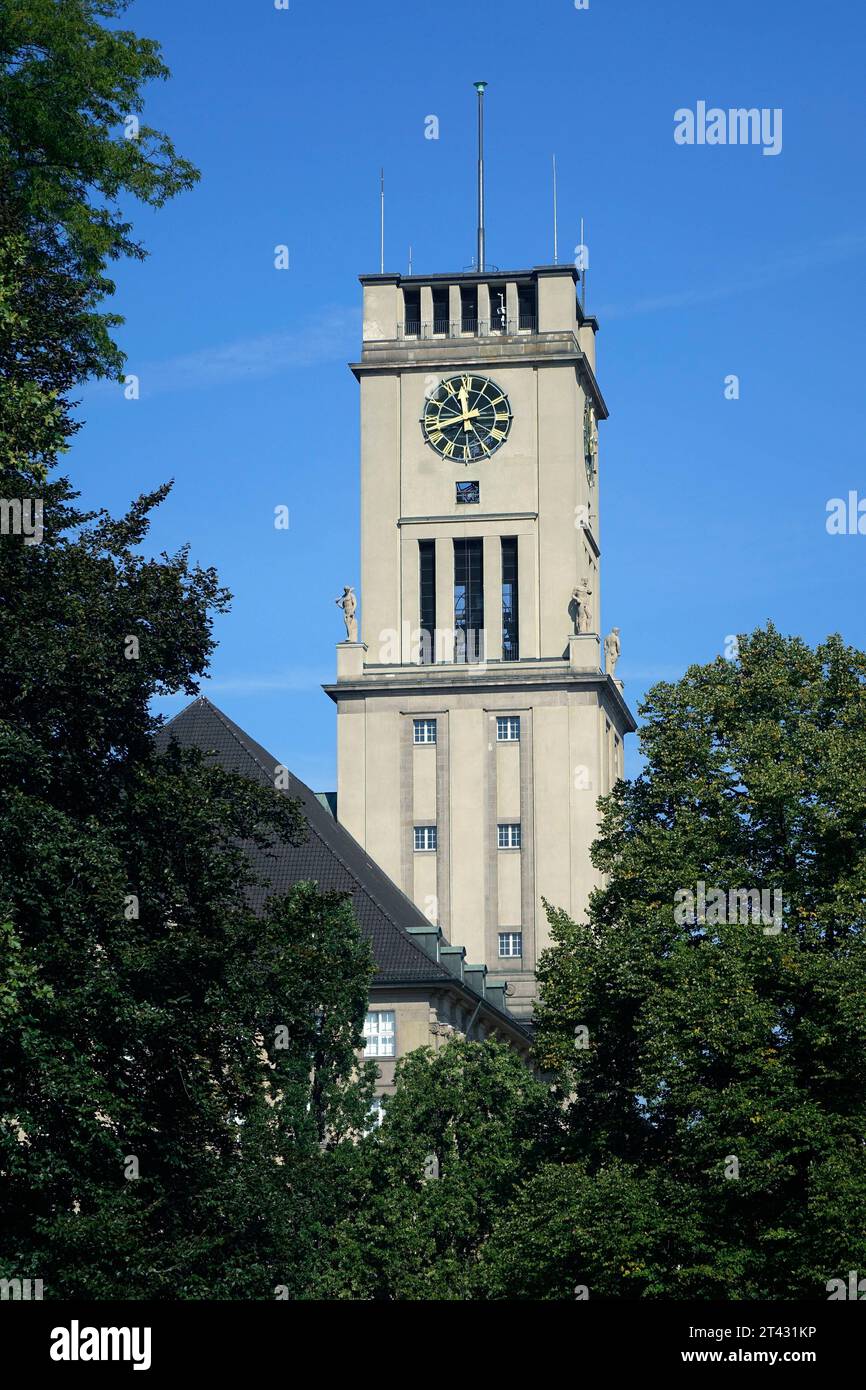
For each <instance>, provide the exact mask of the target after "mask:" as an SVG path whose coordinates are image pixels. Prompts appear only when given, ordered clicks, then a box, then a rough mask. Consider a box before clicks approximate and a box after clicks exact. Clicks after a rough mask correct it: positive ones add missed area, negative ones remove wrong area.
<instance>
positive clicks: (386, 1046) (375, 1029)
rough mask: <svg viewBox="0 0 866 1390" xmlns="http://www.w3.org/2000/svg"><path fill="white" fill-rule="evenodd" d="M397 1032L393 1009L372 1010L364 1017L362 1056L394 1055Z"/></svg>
mask: <svg viewBox="0 0 866 1390" xmlns="http://www.w3.org/2000/svg"><path fill="white" fill-rule="evenodd" d="M396 1052H397V1034H396V1023H395V1014H394V1010H393V1009H381V1010H373V1011H372V1012H371V1013H368V1014H367V1017H366V1018H365V1019H364V1056H365V1057H394V1056H396Z"/></svg>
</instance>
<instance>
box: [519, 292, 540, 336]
mask: <svg viewBox="0 0 866 1390" xmlns="http://www.w3.org/2000/svg"><path fill="white" fill-rule="evenodd" d="M517 312H518V316H519V317H518V327H519V328H521V329H523V330H524V331H526V330H529V331H530V332H531V333H534V332H535V329H536V316H535V286H534V285H518V286H517Z"/></svg>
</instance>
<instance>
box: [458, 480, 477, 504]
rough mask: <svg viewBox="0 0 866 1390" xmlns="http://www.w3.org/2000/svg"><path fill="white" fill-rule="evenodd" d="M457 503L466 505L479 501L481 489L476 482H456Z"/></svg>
mask: <svg viewBox="0 0 866 1390" xmlns="http://www.w3.org/2000/svg"><path fill="white" fill-rule="evenodd" d="M456 487H457V502H458V505H463V506H468V505H469V504H470V503H473V502H480V501H481V489H480V487H479V486H478V484H477V483H457V484H456Z"/></svg>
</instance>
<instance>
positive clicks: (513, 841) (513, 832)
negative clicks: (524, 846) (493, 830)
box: [497, 824, 520, 849]
mask: <svg viewBox="0 0 866 1390" xmlns="http://www.w3.org/2000/svg"><path fill="white" fill-rule="evenodd" d="M497 845H498V848H499V849H520V825H519V824H517V825H499V826H497Z"/></svg>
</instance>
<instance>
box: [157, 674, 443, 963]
mask: <svg viewBox="0 0 866 1390" xmlns="http://www.w3.org/2000/svg"><path fill="white" fill-rule="evenodd" d="M202 703H203V705H207V708H209V709H210V710H211V713H213V714H215V716H217V719H218V720H220V723H221V724H222V727H224V728H225V731H227V733H228V734H231V737H232V739H234V741H235V742H236V744H238V746H239V748H240V749H242V751H243V753H246V756H247V758H250V759H252V760H253V763H254V765H256V767H259V769H260V771H263V773H264V776H265V777H267V778H268V781H270V783H271V785H272V787H274V791H279V792H282V794H284V795H286V796H289V795H291V787H275V785H274V767H285V770H286V771H288V773H289V777H291V780H292V781H293V783H297V784H299V785H300V787H303V790H304V791H306V792H309V795H310V796H311V798H313V799H314V801H316V806H317V810H321V812H322V813H324V808H322V806H321V802H320V801H318V799H317V796H316V792H314V791H313V790H311V788H310V787H307V784H306V783H304V781H302V780H300V777H297V776H296V774H295V773H293V771H292V770H291V769H289V767H288V766H286V765H285V763H282V762H279V759H277V758H274V755H272V753H271V752H270V751H268V749H267V748H264V746H263V745H261V744H260V745H257V746H259V748H261V752H263V753H267V756H268V758H272V759H274V766H272V767H271V769H268V767H265V766H263V763H261V759H260V758H259V756H257V753H256V752H254V751H253V749H252V748H250V746H249V744H247V742H245V739H246V738H247V737H249V735H247V734H246V731H245V730H243V728H240V726H239V724H235V721H234V720H232V719H229V716H228V714H225V713H224V712H222V710H221V709H220V706H218V705H214V702H213V701H210V699H209V698H207V696H206V695H199V696H196V699H195V701H190V703H189V705H186V706H185V708H183V709H182V710H178V713H177V714H175V716H172V719H178V717H179V716H181V714H185V713H186V710H189V709H192V708H193V706H195V705H202ZM170 723H171V720H170ZM163 727H165V728H167V727H168V724H165V726H163ZM240 735H243V737H240ZM328 815H329V813H328ZM304 820H306V824H307V830H309V831H311V833H313V834H314V835H316V838H317V840H318V842H320V844H321V845H322V847H324V848H325V849H327V851H328V852H329V853H332V855H334V858H335V859H336V860H338V862H339V865H341V867H342V869H343V872H345V873H346V874H348V876H349V878H350V880H352V883H353V884H354V885H356V891H357V892H360V894H363V895H364V898H366V899H367V901H368V902H370V903H371V905H373V906H374V908H375V909H377V912H379V913H381V915H382V916H384V917H385V919H386V922H389V923H391V926H392V927H393V929H395V930H396V931H399V933H400V935H402V938H403V940H405V941H406V942H407V944H409V945H410V947H411V951H413V952H414V954H416V955H417V956H421V958H423V960H424V963H425V966H427V969H430V966H431V965H436V966H438V967H439V969H441V970H442V976H443V977H445V976H449V972H448V970H446V967H445V966H443V965H441V963H439V962H438V960H432V959H431V956H428V954H427V951H425V949H424V947H421V945H418V942H417V941H416V938H414V937H413V935H411V933H410V931H407V930H406V927H405V926H403V923H402V922H399V920H398V919H396V917H395V916H393V915H392V913H391V912H389V910H388V908H386V906H385V903H384V902H382V901H381V899H379V898H378V897H374V894H373V892H371V891H370V888H368V887H367V884H364V883H363V881H361V880H360V878H359V876H357V873H356V872H354V870H353V869H352V867H350V865H349V863H348V862H346V859H345V858H343V855H342V853H341V852H339V849H338V848H336V845H334V844H331V842H329V841H328V840H325V837H324V835H322V834H321V831H320V830H318V827H317V826H316V824H314V823H313V820H311V819H310V817H309V816H307V815H304ZM331 824H332V826H334V827H335V828H336V831H338V835H339V834H343V835H349V838H350V840H352V841H353V844H356V845H357V848H359V849H360V851H361V853H363V855H364V859H366V862H367V865H370V866H371V867H373V869H374V872H377V873H381V874H384V873H385V870H384V869H381V867H379V865H377V862H375V859H373V858H371V855H368V853H367V851H366V849H364V847H363V845H361V844H359V841H357V840H354V835H352V831H349V830H346V827H345V826H342V824H341V823H339V820H338V819H336V817H335V816H331ZM389 881H391V883H392V887H393V888H396V890H398V892H400V894H402V892H403V890H402V888H400V885H399V884H396V883H393V880H389ZM403 897H405V898H406V902H407V905H409V908H414V909H416V912H420V910H421V909H420V908H417V906H416V903H413V901H411V898H409V897H407V895H406V894H403Z"/></svg>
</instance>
